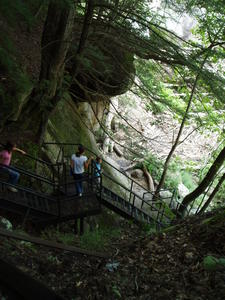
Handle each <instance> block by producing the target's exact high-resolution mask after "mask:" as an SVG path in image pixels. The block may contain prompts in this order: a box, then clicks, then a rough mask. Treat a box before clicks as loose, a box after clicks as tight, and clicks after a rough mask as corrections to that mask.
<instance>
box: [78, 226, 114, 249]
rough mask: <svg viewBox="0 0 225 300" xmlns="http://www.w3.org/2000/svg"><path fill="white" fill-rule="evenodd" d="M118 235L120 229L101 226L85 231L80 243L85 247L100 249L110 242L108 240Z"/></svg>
mask: <svg viewBox="0 0 225 300" xmlns="http://www.w3.org/2000/svg"><path fill="white" fill-rule="evenodd" d="M119 236H120V230H119V229H114V228H106V227H105V228H101V229H96V230H94V231H89V232H85V233H84V234H83V235H82V236H81V238H80V245H81V247H83V248H86V249H92V250H93V249H95V250H102V249H104V247H106V246H108V245H109V244H110V240H111V239H112V238H115V237H119Z"/></svg>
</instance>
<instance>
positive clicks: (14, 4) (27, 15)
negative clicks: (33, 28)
mask: <svg viewBox="0 0 225 300" xmlns="http://www.w3.org/2000/svg"><path fill="white" fill-rule="evenodd" d="M35 1H36V0H29V1H21V0H13V1H9V0H1V1H0V14H1V16H2V17H4V18H5V19H6V20H7V21H8V22H9V23H10V25H13V26H15V25H17V24H18V20H21V21H25V22H26V23H27V24H28V25H31V24H32V22H33V21H34V19H33V16H32V13H31V11H30V9H29V5H28V4H29V3H32V2H33V3H34V2H35ZM26 2H27V3H26ZM36 3H37V1H36Z"/></svg>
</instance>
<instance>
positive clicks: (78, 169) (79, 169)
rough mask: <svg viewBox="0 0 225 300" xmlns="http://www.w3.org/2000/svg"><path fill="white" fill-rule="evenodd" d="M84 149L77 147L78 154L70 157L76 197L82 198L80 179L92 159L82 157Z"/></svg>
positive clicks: (80, 146)
mask: <svg viewBox="0 0 225 300" xmlns="http://www.w3.org/2000/svg"><path fill="white" fill-rule="evenodd" d="M84 152H85V149H84V147H83V146H82V145H79V146H78V152H76V154H73V155H72V157H71V169H72V175H73V178H74V179H75V186H76V192H77V195H78V196H80V197H81V196H82V193H83V184H82V178H83V174H84V171H85V170H87V169H88V166H89V164H90V162H91V160H92V159H93V158H92V157H90V158H89V159H88V158H87V156H85V155H84Z"/></svg>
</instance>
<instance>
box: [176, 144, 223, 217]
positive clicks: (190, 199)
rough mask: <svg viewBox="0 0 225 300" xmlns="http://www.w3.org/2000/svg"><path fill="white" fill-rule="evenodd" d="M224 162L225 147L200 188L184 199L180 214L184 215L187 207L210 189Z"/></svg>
mask: <svg viewBox="0 0 225 300" xmlns="http://www.w3.org/2000/svg"><path fill="white" fill-rule="evenodd" d="M224 160H225V147H224V148H223V149H222V151H221V152H220V154H219V155H218V156H217V158H216V160H215V162H214V163H213V165H212V166H211V168H210V169H209V171H208V173H207V174H206V176H205V177H204V179H203V180H202V182H201V183H200V184H199V186H198V187H197V188H196V189H195V190H194V191H193V192H191V193H190V194H188V195H187V196H185V197H184V199H183V201H182V203H181V205H180V207H179V209H178V212H179V213H180V214H183V213H184V211H185V210H186V208H187V206H188V205H189V204H190V203H191V202H193V201H194V200H195V199H196V198H197V197H198V196H200V195H201V194H202V193H203V192H204V191H205V189H206V188H207V187H208V185H209V184H210V182H211V181H212V180H213V179H214V177H215V176H216V173H217V172H218V170H219V168H220V167H221V166H222V164H223V163H224Z"/></svg>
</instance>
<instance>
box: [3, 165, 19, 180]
mask: <svg viewBox="0 0 225 300" xmlns="http://www.w3.org/2000/svg"><path fill="white" fill-rule="evenodd" d="M3 169H4V170H5V171H6V173H8V174H9V183H11V184H17V182H18V180H19V178H20V173H18V172H17V171H15V170H12V169H8V168H4V167H3Z"/></svg>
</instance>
